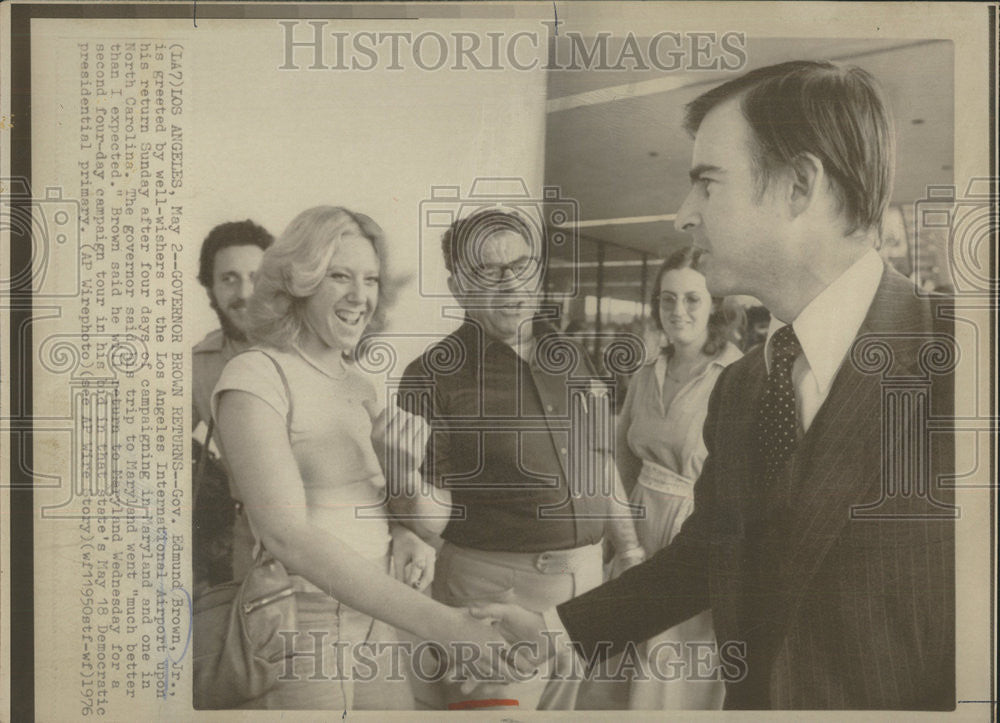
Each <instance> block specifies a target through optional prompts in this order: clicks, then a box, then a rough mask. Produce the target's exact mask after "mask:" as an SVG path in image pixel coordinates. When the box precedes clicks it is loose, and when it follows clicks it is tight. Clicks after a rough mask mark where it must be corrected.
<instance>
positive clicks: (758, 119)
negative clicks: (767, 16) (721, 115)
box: [684, 60, 895, 234]
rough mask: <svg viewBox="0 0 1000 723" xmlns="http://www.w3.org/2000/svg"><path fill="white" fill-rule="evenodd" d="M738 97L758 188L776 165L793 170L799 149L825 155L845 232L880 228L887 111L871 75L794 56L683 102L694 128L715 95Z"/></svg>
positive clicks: (885, 198) (886, 187)
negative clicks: (748, 132) (750, 142)
mask: <svg viewBox="0 0 1000 723" xmlns="http://www.w3.org/2000/svg"><path fill="white" fill-rule="evenodd" d="M737 96H739V97H740V107H741V109H742V111H743V116H744V117H745V118H746V120H747V123H748V124H749V126H750V129H751V132H752V135H753V142H754V146H755V147H754V148H752V149H751V155H752V157H753V161H754V163H753V169H754V176H755V180H756V182H757V190H758V194H762V193H763V190H764V189H765V188H766V187H767V184H768V181H769V179H770V177H771V174H773V173H774V172H775V171H778V170H780V169H787V168H790V169H793V170H795V169H796V168H797V167H796V163H797V161H799V157H800V156H801V154H803V153H812V154H813V155H815V156H816V157H817V158H819V159H820V160H821V161H822V162H823V168H824V170H825V172H826V175H827V176H828V177H829V178H830V180H831V181H832V183H831V185H832V187H833V189H834V191H835V193H836V194H837V196H838V198H839V200H840V206H841V210H842V211H843V213H844V216H845V217H846V218H847V220H848V224H849V226H848V229H847V233H849V234H850V233H853V232H855V231H857V230H858V229H863V230H867V229H871V228H877V227H878V226H879V224H880V223H881V220H882V213H883V212H884V211H885V208H886V205H887V204H888V203H889V197H890V196H891V195H892V182H893V171H894V169H893V166H894V165H895V140H894V133H893V126H892V117H891V115H890V113H889V109H888V106H887V104H886V103H885V101H884V99H883V95H882V92H881V90H880V89H879V87H878V85H877V83H876V81H875V79H874V78H873V77H872V76H871V75H870V74H868V73H867V72H866V71H864V70H862V69H861V68H857V67H853V66H843V67H842V66H838V65H834V64H833V63H828V62H813V61H808V60H795V61H791V62H788V63H780V64H778V65H771V66H768V67H765V68H758V69H756V70H752V71H750V72H749V73H746V74H745V75H742V76H740V77H739V78H735V79H733V80H730V81H729V82H727V83H723V84H722V85H720V86H718V87H716V88H713V89H712V90H710V91H708V92H707V93H705V94H703V95H700V96H698V97H697V98H695V99H694V100H693V101H691V102H690V103H689V104H688V105H687V113H686V116H685V120H684V127H685V129H686V130H687V131H688V132H689V133H690V134H691V135H692V136H693V135H694V134H695V133H696V132H697V131H698V128H699V126H701V123H702V121H703V120H704V118H705V116H706V115H708V113H709V111H711V110H712V109H713V108H715V107H716V106H717V105H718V104H719V103H721V102H723V101H726V100H728V99H730V98H733V97H737Z"/></svg>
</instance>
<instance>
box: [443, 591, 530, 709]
mask: <svg viewBox="0 0 1000 723" xmlns="http://www.w3.org/2000/svg"><path fill="white" fill-rule="evenodd" d="M454 613H455V614H456V615H455V616H454V617H452V616H451V615H449V616H447V618H449V619H448V620H446V621H443V622H444V624H446V625H447V626H448V633H447V635H441V636H439V637H438V642H439V643H441V644H442V645H444V646H445V648H446V650H447V651H448V653H449V655H458V654H459V650H460V648H459V646H462V647H464V648H466V649H467V650H469V651H471V656H466V655H464V654H461V655H460V657H461V660H456V659H452V660H451V661H449V663H450V667H451V675H454V676H455V677H456V679H457V680H461V681H462V685H461V690H462V692H463V693H465V694H468V693H471V692H472V691H473V690H475V689H476V688H477V687H480V692H483V691H488V690H490V689H491V688H493V687H495V686H496V685H502V684H506V683H511V682H518V681H524V680H528V679H530V678H531V677H532V676H534V675H535V674H536V673H537V666H535V665H534V664H533V663H532V662H531V661H530V660H528V658H527V657H526V656H524V655H523V654H518V651H516V650H515V649H514V648H513V647H512V646H511V645H510V644H509V643H508V642H507V640H506V639H505V637H504V636H502V635H501V633H500V632H499V631H498V630H497V628H496V626H495V625H490V624H489V623H488V622H486V621H484V620H481V619H479V618H477V617H476V616H473V615H471V614H470V612H468V611H464V610H458V609H454ZM470 666H471V668H470Z"/></svg>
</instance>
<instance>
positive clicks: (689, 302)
mask: <svg viewBox="0 0 1000 723" xmlns="http://www.w3.org/2000/svg"><path fill="white" fill-rule="evenodd" d="M681 303H683V305H684V308H685V309H687V310H688V311H695V310H696V309H698V308H700V307H701V305H702V303H704V299H703V298H702V297H700V296H685V297H683V298H682V299H681ZM660 306H661V307H663V308H665V309H674V308H676V307H677V297H676V296H674V295H673V294H671V293H668V292H664V293H662V294H660Z"/></svg>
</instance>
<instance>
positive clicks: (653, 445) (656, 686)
mask: <svg viewBox="0 0 1000 723" xmlns="http://www.w3.org/2000/svg"><path fill="white" fill-rule="evenodd" d="M701 256H702V251H701V250H700V249H696V248H693V247H688V248H684V249H681V250H679V251H677V252H676V253H674V254H673V255H671V256H670V257H669V258H668V259H667V260H666V261H665V262H664V263H663V265H662V266H661V267H660V269H659V271H658V272H657V275H656V283H655V284H654V285H653V297H652V317H653V319H654V321H656V323H657V325H658V326H659V327H660V329H661V330H662V331H663V333H664V334H665V335H666V337H667V340H668V344H667V346H666V347H664V349H663V350H662V352H661V353H660V354H658V355H657V356H656V357H655V358H654V359H652V360H651V361H650V362H649V363H648V364H647V365H646V366H644V367H643V368H642V369H640V370H639V371H638V372H637V373H636V375H635V377H634V378H633V379H632V382H631V384H630V385H629V389H628V394H627V396H626V397H625V404H624V406H623V407H622V413H621V417H620V419H619V424H618V434H617V437H618V439H617V445H616V459H617V462H618V469H619V472H620V473H621V476H622V481H623V483H624V484H625V485H626V488H628V489H631V495H630V497H631V501H632V502H633V503H634V504H639V505H644V506H645V509H646V518H645V519H644V520H637V521H636V531H637V533H638V535H639V542H640V543H641V544H642V546H643V548H644V549H645V550H646V551H647V552H648V553H649V554H650V555H652V554H653V553H654V552H656V551H657V550H659V549H661V548H663V547H665V546H666V545H667V544H668V543H669V542H670V540H671V539H673V537H674V535H675V534H677V532H678V530H680V528H681V524H682V523H683V522H684V520H685V519H686V518H687V516H688V515H689V514H690V513H691V511H692V509H693V506H694V483H695V480H697V479H698V475H699V474H700V472H701V467H702V464H703V463H704V461H705V457H706V455H707V450H706V449H705V444H704V442H703V441H702V435H701V430H702V426H703V425H704V423H705V416H706V414H707V412H708V398H709V395H710V394H711V393H712V388H713V387H714V386H715V382H716V380H717V379H718V377H719V374H720V373H721V372H722V370H723V368H725V367H726V365H728V364H731V363H732V362H734V361H736V360H737V359H739V358H740V356H742V354H741V353H740V351H739V349H738V348H737V347H736V346H735V345H734V344H733V340H734V339H736V338H737V329H738V327H739V325H740V321H741V318H742V308H741V307H739V306H738V305H736V304H730V303H728V302H724V301H723V300H721V299H713V298H712V297H711V296H710V295H709V293H708V289H707V288H706V286H705V277H704V275H703V274H702V273H701V271H700V270H699V266H700V263H699V262H700V259H701ZM711 615H712V614H711V611H705V612H703V613H701V614H699V615H697V616H695V617H693V618H691V619H690V620H688V621H686V622H684V623H681V624H680V625H678V626H676V627H674V628H671V629H670V630H667V631H665V632H664V633H661V634H660V635H658V636H656V637H655V638H652V639H651V640H648V641H647V642H646V643H644V650H643V652H644V656H645V657H644V660H643V664H644V665H645V666H646V667H647V669H646V670H645V671H644V672H645V673H646V676H637V677H640V678H642V677H648V680H633V681H632V687H631V691H630V701H629V707H630V708H632V709H639V710H711V709H718V708H721V707H722V700H723V696H724V693H725V690H724V685H723V682H722V681H721V680H705V679H704V678H705V677H709V676H710V674H711V673H713V672H714V671H715V670H717V667H718V655H717V651H716V649H715V632H714V630H713V628H712V617H711ZM686 643H691V644H694V643H697V644H698V645H685V644H686ZM709 644H711V647H709ZM693 676H694V677H698V676H701V679H695V680H692V679H691V678H692V677H693ZM664 678H671V679H670V680H664Z"/></svg>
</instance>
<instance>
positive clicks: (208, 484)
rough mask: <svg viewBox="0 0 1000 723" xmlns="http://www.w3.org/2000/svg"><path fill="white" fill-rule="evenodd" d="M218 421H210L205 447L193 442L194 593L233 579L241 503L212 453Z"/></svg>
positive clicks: (192, 541) (192, 535) (195, 440)
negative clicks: (205, 587)
mask: <svg viewBox="0 0 1000 723" xmlns="http://www.w3.org/2000/svg"><path fill="white" fill-rule="evenodd" d="M214 429H215V420H214V419H209V421H208V434H207V435H206V438H205V442H204V444H202V443H201V442H199V441H198V440H197V439H193V440H192V448H193V451H192V456H191V458H192V459H194V460H195V466H194V474H193V477H192V490H193V499H194V509H192V510H191V527H192V530H191V545H192V548H193V554H192V556H191V558H192V560H191V562H192V568H193V570H194V586H195V587H194V589H195V590H196V591H199V590H201V589H202V588H203V587H204V586H211V585H218V584H219V583H223V582H226V581H227V580H231V579H232V577H233V529H234V526H235V523H236V516H237V512H238V508H239V503H238V502H236V500H234V499H233V498H232V497H231V496H230V493H229V475H228V473H227V472H226V468H225V465H223V463H222V460H220V459H219V458H218V457H217V456H215V455H214V454H212V453H211V452H209V447H210V445H211V440H212V433H213V430H214Z"/></svg>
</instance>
